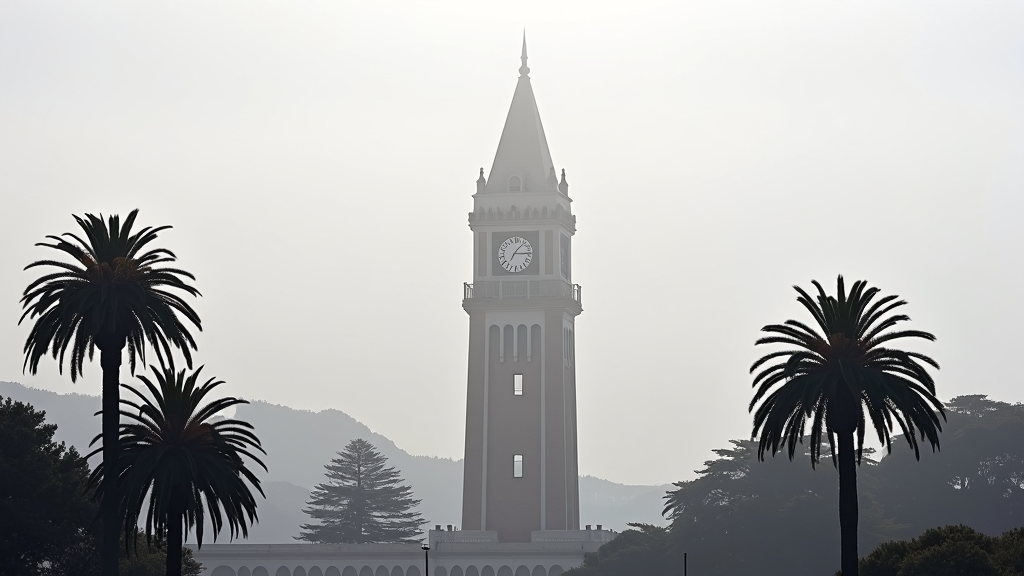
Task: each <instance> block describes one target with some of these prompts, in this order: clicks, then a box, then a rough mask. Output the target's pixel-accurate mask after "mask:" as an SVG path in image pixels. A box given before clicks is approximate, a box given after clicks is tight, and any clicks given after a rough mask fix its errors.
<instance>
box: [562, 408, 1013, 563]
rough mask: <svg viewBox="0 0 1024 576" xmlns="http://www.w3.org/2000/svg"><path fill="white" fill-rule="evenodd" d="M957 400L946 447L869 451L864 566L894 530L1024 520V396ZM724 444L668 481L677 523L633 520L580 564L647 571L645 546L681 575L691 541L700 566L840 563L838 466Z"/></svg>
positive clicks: (903, 534)
mask: <svg viewBox="0 0 1024 576" xmlns="http://www.w3.org/2000/svg"><path fill="white" fill-rule="evenodd" d="M946 411H947V414H948V422H947V424H946V425H945V426H944V430H946V436H945V439H944V441H943V444H942V451H941V452H939V453H937V454H935V455H930V456H929V457H928V458H922V459H921V460H920V461H917V460H916V459H915V458H914V453H913V451H912V450H909V449H907V448H906V447H905V446H899V445H896V446H894V447H893V452H892V454H890V455H887V456H885V457H883V458H881V459H880V460H876V459H874V456H875V455H874V454H871V453H869V452H868V453H866V454H865V457H864V459H863V461H862V463H861V466H860V470H859V480H860V482H859V484H860V505H861V515H860V516H861V518H860V520H861V521H860V547H861V549H862V550H863V551H864V552H865V555H863V556H862V560H861V567H862V572H861V573H862V575H863V576H871V575H872V574H875V573H869V572H867V570H868V569H867V568H866V567H865V566H866V564H865V563H864V562H865V561H866V559H865V556H867V557H868V558H870V557H871V555H870V554H868V553H872V554H873V553H874V552H873V551H877V550H878V549H880V548H879V547H880V545H883V543H885V542H891V541H909V540H911V539H912V538H915V537H921V536H922V534H924V533H925V532H926V531H928V530H929V529H935V528H937V527H942V526H946V525H959V524H965V525H968V526H971V527H972V528H973V529H974V530H978V532H980V533H981V535H983V536H984V537H985V538H992V537H996V536H999V535H1000V534H1003V533H1006V532H1011V531H1013V530H1015V529H1018V528H1019V527H1021V526H1024V442H1021V441H1020V439H1021V438H1024V405H1019V404H1017V405H1011V404H1007V403H1003V402H996V401H993V400H990V399H988V398H986V397H985V396H978V395H976V396H962V397H958V398H954V399H953V400H951V401H949V402H948V403H947V404H946ZM715 453H716V454H717V456H718V457H717V458H715V459H713V460H709V461H707V462H705V466H704V468H703V469H701V470H699V471H698V477H697V478H696V479H694V480H690V481H685V482H677V483H676V484H675V486H676V488H675V490H673V491H671V492H669V493H668V495H667V500H666V502H667V503H668V504H670V505H671V508H670V516H669V518H670V520H671V525H670V527H669V528H667V529H658V528H652V527H647V528H646V529H640V528H637V527H635V528H634V529H632V530H628V531H625V532H623V533H622V534H621V535H620V536H619V537H618V538H616V539H615V540H613V541H612V542H611V543H609V544H606V545H604V546H602V547H601V550H600V551H599V553H598V554H595V555H592V556H588V558H587V560H586V561H585V564H584V568H583V569H579V570H577V571H576V572H573V573H572V574H574V575H576V574H578V575H580V576H596V575H601V576H613V575H614V576H626V575H629V574H636V573H637V572H634V571H633V567H634V566H636V565H637V564H636V562H638V561H640V560H638V558H639V557H641V556H643V555H651V556H652V557H651V558H647V559H645V560H643V561H644V562H647V564H644V566H650V567H651V570H649V571H645V572H643V573H644V574H650V575H652V576H657V575H658V574H665V575H673V576H676V575H678V574H681V573H682V553H683V552H687V553H688V560H689V569H690V574H717V575H721V576H732V575H735V576H743V575H746V574H764V575H768V576H772V575H778V576H788V575H792V574H821V575H829V576H831V575H832V574H834V573H835V571H836V569H837V567H838V566H839V553H838V552H839V542H840V540H839V527H838V525H837V523H836V511H835V508H834V503H835V502H836V499H837V498H838V486H837V482H836V479H837V476H838V473H837V472H836V470H835V468H833V467H832V466H824V465H822V466H818V467H817V468H816V469H812V468H811V467H810V466H807V465H798V463H795V462H793V463H791V462H789V461H788V460H787V459H784V458H776V459H767V460H765V461H764V462H760V461H759V460H758V458H757V443H756V441H751V440H734V441H733V442H732V445H731V446H730V447H729V448H723V449H719V450H715ZM822 457H823V458H828V457H829V453H828V452H827V451H826V452H825V453H823V454H822ZM1015 534H1018V536H1015V538H1016V537H1019V530H1018V531H1017V532H1015ZM616 543H617V544H616ZM613 544H614V546H613ZM641 552H642V554H641ZM955 552H956V550H955V549H954V550H953V551H952V552H950V550H948V549H943V551H942V554H953V553H955ZM1021 558H1024V555H1022V556H1021ZM658 566H663V567H664V569H663V571H658V570H659V569H657V567H658ZM967 573H970V572H963V574H967ZM1019 573H1020V572H1016V573H1014V572H1011V573H1010V574H1019Z"/></svg>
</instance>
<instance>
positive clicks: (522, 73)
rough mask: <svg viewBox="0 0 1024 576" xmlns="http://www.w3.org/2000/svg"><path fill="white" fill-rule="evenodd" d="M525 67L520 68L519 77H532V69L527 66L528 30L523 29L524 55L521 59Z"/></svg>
mask: <svg viewBox="0 0 1024 576" xmlns="http://www.w3.org/2000/svg"><path fill="white" fill-rule="evenodd" d="M519 59H520V60H522V61H523V65H522V66H520V67H519V75H520V76H526V77H527V78H529V77H530V67H529V66H527V65H526V28H523V55H522V56H520V57H519Z"/></svg>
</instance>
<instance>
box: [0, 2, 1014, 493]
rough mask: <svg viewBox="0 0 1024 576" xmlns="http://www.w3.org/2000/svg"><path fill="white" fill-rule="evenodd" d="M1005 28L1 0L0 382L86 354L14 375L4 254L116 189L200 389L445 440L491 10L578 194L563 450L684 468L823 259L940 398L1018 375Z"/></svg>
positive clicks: (822, 7) (929, 11)
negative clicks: (180, 285)
mask: <svg viewBox="0 0 1024 576" xmlns="http://www.w3.org/2000/svg"><path fill="white" fill-rule="evenodd" d="M1022 26H1024V5H1022V4H1020V3H1019V2H996V1H993V2H985V3H962V2H899V3H892V2H881V1H869V2H856V3H822V2H810V1H806V2H800V1H785V2H782V1H780V2H772V3H766V2H755V1H752V0H751V1H729V2H716V3H713V4H711V3H704V2H630V3H618V2H559V3H551V2H516V3H478V2H431V3H414V2H394V1H392V2H362V3H356V2H287V3H270V2H252V1H250V2H179V3H173V4H172V3H164V4H156V3H130V2H103V1H97V2H91V3H88V4H84V3H79V2H46V3H40V2H29V1H13V0H8V1H6V2H3V3H2V4H0V214H2V215H3V224H2V225H0V266H2V267H0V351H2V353H0V381H17V382H22V383H24V384H26V385H28V386H32V387H36V388H43V389H47V390H54V391H59V392H69V391H75V392H81V393H87V394H98V392H99V385H100V369H99V365H98V362H94V363H92V364H89V365H88V366H87V367H86V377H85V378H84V380H81V381H79V382H78V383H77V384H72V383H71V382H70V378H69V377H68V376H67V372H65V375H64V376H61V375H60V374H58V371H57V364H56V362H53V361H52V360H47V361H44V362H43V363H42V365H41V369H40V372H39V374H38V375H35V376H30V375H27V374H23V373H22V358H23V356H22V353H21V347H22V344H23V342H24V339H25V337H26V335H27V334H28V326H27V325H21V326H19V325H18V318H19V316H20V314H21V309H20V305H19V303H18V301H19V298H20V296H21V292H22V290H23V289H24V287H25V286H26V285H27V284H28V282H30V281H31V279H33V278H34V277H35V276H36V273H34V272H23V271H21V269H22V268H23V267H24V266H25V265H26V264H28V263H29V262H31V261H33V260H37V259H42V258H46V257H50V256H51V254H48V251H47V250H46V249H43V248H37V247H34V246H33V244H34V243H35V242H39V241H42V240H43V239H44V237H45V236H46V235H47V234H58V233H61V232H65V231H72V230H73V227H74V226H75V224H74V221H73V219H72V217H71V215H72V214H83V213H85V212H93V213H100V212H102V213H104V214H110V213H121V214H125V213H127V212H128V211H129V210H131V209H133V208H140V209H141V214H140V223H141V224H142V225H160V224H172V225H173V226H174V228H173V229H172V230H170V231H167V232H165V233H163V234H162V235H161V237H160V244H161V245H162V246H166V247H168V248H171V249H172V250H174V251H175V252H176V254H177V255H178V257H179V264H180V265H181V267H183V268H185V269H187V270H189V271H191V272H193V273H195V275H196V276H197V282H196V285H197V286H198V287H199V289H200V290H201V291H202V293H203V297H202V298H201V299H199V300H198V302H197V303H196V308H197V310H198V311H199V313H200V315H201V317H202V318H203V332H202V334H201V336H200V337H199V352H198V354H197V358H198V360H199V362H200V363H203V364H206V365H207V369H206V372H205V373H208V374H211V375H216V376H218V377H220V378H223V379H225V380H226V381H227V385H225V386H224V387H223V388H221V390H222V391H223V392H224V393H227V394H232V395H237V396H243V397H245V398H250V399H263V400H266V401H269V402H272V403H276V404H284V405H288V406H292V407H295V408H300V409H311V410H320V409H324V408H337V409H339V410H343V411H344V412H346V413H348V414H350V415H352V416H353V417H354V418H356V419H357V420H359V421H361V422H363V423H365V424H366V425H367V426H369V427H370V428H371V429H372V430H374V431H375V432H379V433H381V434H383V435H386V436H387V437H388V438H390V439H392V440H394V441H395V443H396V444H397V445H398V446H400V447H401V448H403V449H404V450H407V451H408V452H410V453H412V454H421V455H432V456H441V457H447V458H455V459H458V458H461V457H462V456H463V453H462V452H463V440H464V438H463V434H464V431H463V427H464V422H465V410H466V369H467V339H468V322H467V316H466V313H465V312H464V311H463V310H462V309H461V306H460V302H461V298H462V283H463V282H469V281H472V267H471V265H472V261H471V260H472V237H471V234H470V231H469V228H468V227H467V212H468V211H469V210H470V209H471V208H472V198H471V195H472V194H473V193H474V191H475V184H474V182H475V180H476V178H477V175H478V171H479V168H480V167H481V166H483V167H489V166H490V165H491V162H492V160H493V158H494V153H495V149H496V146H497V143H498V138H499V135H500V133H501V128H502V125H503V122H504V120H505V115H506V114H507V112H508V105H509V102H510V100H511V98H512V93H513V90H514V88H515V85H516V79H517V76H518V72H517V69H518V67H519V65H520V62H519V50H520V41H521V36H522V34H523V29H524V27H525V28H526V33H527V38H528V42H529V50H530V62H529V65H530V68H531V73H530V75H531V77H532V82H533V88H534V92H535V94H536V98H537V102H538V105H539V108H540V114H541V117H542V118H543V121H544V128H545V131H546V134H547V140H548V143H549V145H550V148H551V153H552V156H553V159H554V162H555V165H556V167H557V168H559V169H561V168H565V169H566V174H567V177H568V180H569V182H570V185H571V190H570V193H571V195H572V198H573V200H574V203H573V211H574V213H575V215H576V216H577V219H578V220H577V227H578V231H577V234H576V236H575V238H574V242H575V245H574V247H573V255H574V265H575V266H574V276H573V279H574V281H575V282H579V283H580V284H581V285H582V286H583V308H584V312H583V314H582V315H581V316H579V318H577V321H576V322H577V324H576V326H577V335H576V370H577V382H578V384H577V386H578V419H579V458H580V463H579V469H580V473H581V474H590V475H595V476H598V477H601V478H606V479H609V480H613V481H616V482H623V483H633V484H660V483H665V482H671V481H675V480H680V479H684V478H692V477H693V475H694V474H693V471H694V470H695V469H697V468H699V467H700V466H701V462H702V461H703V460H706V459H708V458H709V457H710V456H711V450H712V449H714V448H718V447H722V446H725V445H727V442H728V440H729V439H731V438H746V437H748V436H749V433H750V417H749V415H748V413H747V404H748V402H749V400H750V397H751V390H750V377H749V375H748V374H747V369H748V367H749V366H750V364H751V362H752V361H753V360H754V359H755V358H756V357H757V354H758V352H759V351H757V350H755V349H754V347H753V342H754V340H755V339H756V338H757V337H758V330H759V329H760V327H761V326H763V325H765V324H768V323H771V322H777V321H781V320H784V319H786V318H791V317H803V315H804V314H805V312H803V311H802V309H801V308H799V306H798V304H797V303H796V302H795V300H794V297H795V293H794V292H793V290H792V288H791V286H792V285H793V284H801V285H804V286H807V285H809V283H810V280H811V279H812V278H813V279H818V280H820V281H822V282H824V283H826V286H827V285H829V284H831V283H833V282H834V279H835V276H836V274H838V273H842V274H844V275H845V276H846V277H847V278H848V279H851V280H852V279H859V278H865V279H867V280H869V281H870V282H871V283H872V284H874V285H877V286H879V287H880V288H881V289H882V291H883V292H884V293H897V294H900V295H901V296H903V297H905V298H906V299H907V300H908V301H909V306H907V307H906V311H907V312H908V313H909V314H910V316H911V317H912V318H913V322H912V323H911V327H913V328H918V329H922V330H927V331H930V332H933V333H934V334H935V335H936V336H937V337H938V341H937V342H936V343H934V344H928V345H925V346H923V347H922V348H921V349H922V350H923V351H925V352H927V353H929V354H930V355H932V356H933V357H935V358H936V359H937V360H938V361H939V362H940V363H941V364H942V370H941V371H939V373H938V374H937V377H936V379H937V385H938V392H939V396H940V397H942V398H944V399H949V398H952V397H954V396H957V395H960V394H969V393H984V394H988V395H989V396H990V397H992V398H994V399H998V400H1002V401H1007V402H1020V401H1024V387H1021V385H1020V381H1019V377H1018V375H1017V374H1016V370H1015V368H1016V364H1017V360H1018V357H1019V351H1020V350H1021V348H1022V347H1024V333H1022V331H1021V330H1020V329H1019V326H1021V325H1022V324H1024V308H1022V307H1021V306H1019V305H1018V300H1019V293H1020V290H1021V286H1022V282H1024V271H1022V267H1021V257H1020V254H1021V247H1022V246H1024V227H1022V226H1021V225H1020V222H1019V220H1020V218H1021V215H1022V214H1024V210H1022V209H1024V194H1022V193H1024V190H1022V183H1024V160H1022V159H1024V106H1022V105H1021V102H1024V36H1022V35H1021V34H1020V31H1021V30H1022ZM423 240H428V241H429V242H430V243H431V244H432V245H433V246H435V247H437V251H436V252H434V253H430V254H424V253H422V252H419V251H417V250H415V249H413V248H412V247H413V246H414V245H416V244H417V243H418V242H420V241H423ZM127 378H128V375H127V371H126V374H125V376H124V379H125V380H127ZM340 448H341V446H339V447H338V449H340ZM655 448H657V451H655Z"/></svg>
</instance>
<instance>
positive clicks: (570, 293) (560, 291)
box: [462, 280, 583, 306]
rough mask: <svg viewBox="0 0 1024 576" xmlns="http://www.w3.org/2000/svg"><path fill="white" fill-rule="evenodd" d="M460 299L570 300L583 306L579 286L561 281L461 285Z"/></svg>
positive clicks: (581, 291)
mask: <svg viewBox="0 0 1024 576" xmlns="http://www.w3.org/2000/svg"><path fill="white" fill-rule="evenodd" d="M462 287H463V288H462V297H463V298H464V299H466V300H472V299H476V298H492V299H495V300H540V299H547V298H571V299H572V300H573V301H575V302H576V303H577V304H579V305H580V306H582V305H583V289H582V288H581V287H580V285H579V284H569V283H568V282H565V281H563V280H494V281H485V282H475V283H473V284H470V283H468V282H464V283H463V284H462Z"/></svg>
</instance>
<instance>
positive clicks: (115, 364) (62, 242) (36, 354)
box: [18, 210, 202, 576]
mask: <svg viewBox="0 0 1024 576" xmlns="http://www.w3.org/2000/svg"><path fill="white" fill-rule="evenodd" d="M137 214H138V210H132V212H131V213H130V214H128V217H127V218H126V219H125V220H124V223H123V224H121V222H120V218H119V217H118V216H116V215H114V216H111V217H110V218H109V219H108V220H107V222H106V223H104V221H103V215H102V214H101V215H100V216H98V217H97V216H94V215H92V214H86V215H85V218H80V217H78V216H75V217H74V218H75V220H76V221H77V222H78V225H79V227H81V229H82V231H83V232H84V235H85V238H84V239H83V238H82V237H80V236H78V235H75V234H72V233H65V234H63V235H62V236H47V239H48V240H49V242H40V243H38V244H37V246H45V247H47V248H53V249H54V250H58V251H60V252H63V253H64V255H66V256H70V258H71V260H72V262H65V261H60V260H40V261H38V262H33V263H31V264H29V265H28V266H26V267H25V269H26V270H28V269H29V268H36V267H47V268H50V271H49V272H48V273H46V274H45V275H43V276H41V277H39V278H37V279H36V280H35V281H33V282H32V283H31V284H29V285H28V287H27V288H26V289H25V292H24V294H23V295H22V298H21V303H22V306H23V308H24V313H23V314H22V315H21V319H20V320H19V321H18V323H19V324H20V323H21V322H23V321H24V320H25V319H26V318H28V319H30V320H35V324H34V325H33V326H32V330H31V331H30V332H29V335H28V338H27V339H26V340H25V348H24V352H25V367H27V368H28V370H29V372H30V373H32V374H35V373H36V371H37V370H38V368H39V360H40V359H41V358H42V357H43V356H45V355H46V354H47V353H50V354H52V355H53V358H54V359H55V360H57V362H58V368H59V369H60V371H61V373H63V371H64V357H65V354H66V353H67V352H68V347H69V346H70V348H71V350H70V356H69V363H70V367H71V381H72V382H74V381H76V380H77V378H78V376H79V375H81V374H82V373H83V371H82V369H83V365H84V361H85V357H86V354H88V357H89V359H90V360H92V358H93V354H94V352H95V350H96V348H99V350H100V367H101V369H102V370H103V424H102V435H103V461H104V462H106V463H108V465H109V464H111V463H113V462H116V461H117V458H118V452H119V451H118V400H119V398H118V392H119V390H118V385H119V382H120V380H119V378H118V375H119V372H120V369H121V356H122V353H123V351H124V349H125V347H127V348H128V363H129V367H130V368H131V371H132V373H134V372H135V362H136V357H137V358H138V360H139V361H141V362H142V363H143V364H145V362H146V355H145V350H146V348H145V345H146V343H147V342H148V343H149V344H150V345H152V346H153V347H154V349H155V350H156V353H157V356H158V357H161V358H162V357H164V356H166V357H169V356H170V353H171V346H174V347H176V348H178V349H180V350H182V352H183V353H184V356H185V359H186V361H187V362H188V364H189V366H191V363H192V358H191V355H190V352H189V349H190V348H191V349H195V347H196V343H195V340H193V338H192V335H191V334H190V333H189V330H188V327H187V326H186V325H185V324H184V323H183V321H182V318H184V319H185V320H187V321H189V322H190V323H192V324H193V325H194V326H195V327H196V328H198V329H200V330H202V325H201V323H200V320H199V315H198V314H196V312H195V310H193V309H192V307H191V306H189V304H188V303H187V302H185V300H183V299H182V298H181V296H179V295H178V294H177V293H176V291H181V292H184V293H186V294H190V295H192V296H198V295H199V291H198V290H196V289H195V288H194V287H193V286H191V285H189V284H188V283H186V281H185V279H186V278H187V279H189V280H193V281H194V280H195V277H194V276H192V274H189V273H188V272H186V271H184V270H179V269H177V268H169V267H166V265H167V264H169V263H171V262H174V261H175V256H174V253H172V252H171V251H170V250H167V249H165V248H148V249H147V246H148V245H149V244H150V243H151V242H153V241H154V240H156V238H157V235H158V234H159V233H160V232H162V231H163V230H166V229H168V228H170V226H158V227H155V228H153V227H145V228H142V229H141V230H138V231H137V232H133V230H132V226H133V225H134V224H135V217H136V215H137ZM53 269H56V270H53ZM115 479H116V478H115V477H112V478H110V479H108V480H106V481H107V482H113V480H115ZM105 488H106V490H105V491H104V494H105V496H104V497H103V500H102V502H101V503H100V517H101V519H102V521H103V543H102V548H101V550H102V558H103V560H102V566H103V573H104V574H107V575H115V576H116V574H117V562H118V550H117V548H118V531H119V524H120V521H119V519H118V517H117V512H118V505H117V501H116V498H115V496H116V490H115V489H114V486H113V484H111V485H108V486H105Z"/></svg>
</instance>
